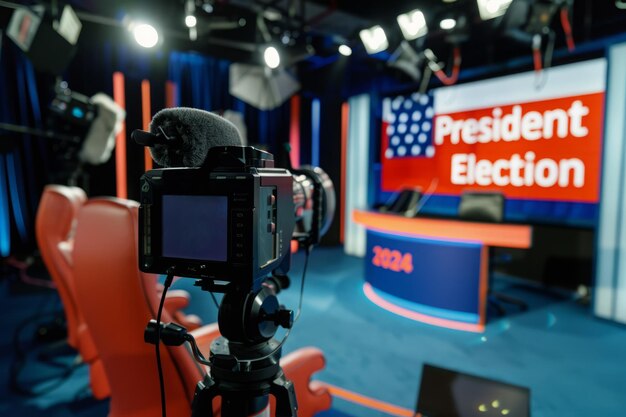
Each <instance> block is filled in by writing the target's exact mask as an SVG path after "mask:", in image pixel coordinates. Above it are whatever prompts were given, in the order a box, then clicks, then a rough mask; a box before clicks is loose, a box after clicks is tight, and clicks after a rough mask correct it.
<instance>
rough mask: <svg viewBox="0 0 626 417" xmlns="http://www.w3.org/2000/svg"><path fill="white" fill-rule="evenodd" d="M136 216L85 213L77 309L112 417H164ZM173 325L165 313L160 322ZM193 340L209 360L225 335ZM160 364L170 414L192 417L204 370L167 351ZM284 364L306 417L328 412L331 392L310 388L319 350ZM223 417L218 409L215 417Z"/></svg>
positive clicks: (151, 298)
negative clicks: (147, 332)
mask: <svg viewBox="0 0 626 417" xmlns="http://www.w3.org/2000/svg"><path fill="white" fill-rule="evenodd" d="M137 208H138V205H137V203H135V202H131V201H127V200H120V199H113V198H111V199H94V200H90V201H89V202H88V203H87V204H85V205H84V206H83V208H82V209H81V211H80V213H79V216H78V228H77V231H76V238H75V247H74V260H75V272H76V277H77V286H76V289H77V293H78V295H79V306H80V309H81V311H82V312H83V314H84V316H85V319H86V321H87V323H88V325H89V328H90V329H91V332H92V335H93V338H94V341H95V344H96V346H97V347H98V351H99V353H100V357H101V359H102V362H103V364H104V367H105V369H106V373H107V375H108V377H109V383H110V386H111V393H112V395H111V403H110V412H109V417H131V416H132V417H157V416H159V415H160V411H161V410H160V401H159V382H158V377H157V370H156V363H155V352H154V346H152V345H148V344H146V343H145V342H144V340H143V333H144V329H145V327H146V324H147V323H148V321H149V320H150V319H153V318H155V317H156V313H157V311H156V310H157V308H158V303H159V297H158V295H157V292H156V291H155V290H154V288H155V287H156V285H157V280H156V276H154V275H151V274H144V273H142V272H141V271H139V269H138V267H137V265H138V253H137V251H138V248H137V243H138V242H137V239H138V236H137V221H138V219H137ZM171 320H172V318H171V315H170V314H169V313H168V312H167V311H164V312H163V315H162V321H164V322H168V321H171ZM192 334H193V335H194V336H195V337H196V340H197V341H198V344H199V346H200V348H201V350H202V351H203V352H205V354H206V353H207V352H208V346H209V344H210V342H211V341H212V340H213V339H214V338H215V337H217V336H218V335H219V332H218V329H217V325H216V324H213V325H209V326H204V327H201V328H199V329H196V330H194V331H193V332H192ZM161 359H162V366H163V375H164V381H165V386H166V396H167V414H168V416H170V417H188V416H189V415H190V412H191V401H192V398H193V394H194V390H195V386H196V383H197V382H198V381H199V380H201V379H202V378H203V376H204V375H205V369H204V367H202V366H200V365H198V363H197V362H196V361H195V360H194V359H193V357H192V356H191V354H190V352H189V351H188V349H187V348H186V347H185V346H179V347H168V346H163V349H161ZM282 364H283V369H284V371H285V373H286V375H287V376H288V377H289V378H290V379H292V380H294V381H297V382H296V395H297V397H298V403H299V405H300V410H302V411H301V413H300V414H299V415H300V417H311V416H312V415H313V414H314V413H315V412H317V411H321V410H325V409H328V408H329V407H330V402H331V398H330V394H329V393H328V391H327V390H326V389H324V388H316V389H312V388H311V385H310V384H309V383H308V381H309V379H310V376H311V374H312V373H313V372H315V371H317V370H319V369H321V368H323V366H324V358H323V355H322V353H321V352H320V351H319V350H317V349H312V348H309V349H304V350H301V351H298V352H296V353H294V354H292V355H287V356H286V357H285V358H284V361H283V362H282ZM218 413H219V402H218V401H216V402H215V403H214V414H215V415H218Z"/></svg>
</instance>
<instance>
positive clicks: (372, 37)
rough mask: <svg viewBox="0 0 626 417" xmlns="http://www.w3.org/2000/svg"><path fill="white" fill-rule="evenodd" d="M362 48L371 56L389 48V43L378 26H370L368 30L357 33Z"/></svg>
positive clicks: (383, 31)
mask: <svg viewBox="0 0 626 417" xmlns="http://www.w3.org/2000/svg"><path fill="white" fill-rule="evenodd" d="M359 36H360V37H361V41H362V42H363V46H365V50H366V51H367V53H368V54H370V55H373V54H377V53H379V52H382V51H384V50H386V49H387V48H388V47H389V41H388V40H387V35H386V34H385V30H384V29H383V28H382V27H381V26H380V25H376V26H372V27H371V28H369V29H363V30H362V31H360V32H359Z"/></svg>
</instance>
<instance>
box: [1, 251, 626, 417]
mask: <svg viewBox="0 0 626 417" xmlns="http://www.w3.org/2000/svg"><path fill="white" fill-rule="evenodd" d="M302 264H303V258H302V256H301V255H297V256H296V257H295V259H294V262H293V265H294V266H293V269H292V274H291V275H292V277H293V284H292V287H291V288H290V289H288V290H286V291H284V292H283V293H281V295H280V300H281V302H282V303H283V304H286V305H287V306H288V307H292V308H296V307H297V304H298V297H299V280H300V272H301V270H302ZM362 275H363V265H362V260H361V259H359V258H354V257H350V256H346V255H344V254H343V252H342V250H341V249H339V248H331V249H328V248H318V249H316V250H315V251H314V252H313V254H312V255H311V260H310V267H309V271H308V274H307V280H306V286H305V292H304V301H303V310H302V315H301V317H300V320H299V321H298V323H297V324H296V326H295V327H294V329H293V331H292V334H291V336H290V338H289V340H288V342H287V344H286V346H285V352H290V351H293V350H295V349H297V348H300V347H303V346H317V347H318V348H320V349H322V351H323V352H324V354H325V356H326V359H327V365H326V368H325V369H324V370H323V371H321V372H319V373H318V374H316V375H315V378H316V379H318V380H321V381H323V382H325V383H328V384H330V385H332V386H333V387H338V388H339V389H340V390H339V391H338V392H341V393H342V395H340V396H335V397H334V398H333V409H332V411H331V413H330V414H333V415H335V416H336V415H348V416H353V417H377V416H389V415H399V416H405V415H407V414H408V415H410V410H412V409H413V408H414V407H415V402H416V399H417V393H418V389H419V382H420V377H421V369H422V365H423V364H424V363H430V364H433V365H437V366H441V367H445V368H449V369H454V370H458V371H462V372H467V373H470V374H475V375H480V376H484V377H487V378H493V379H497V380H501V381H505V382H509V383H512V384H517V385H523V386H526V387H529V388H530V390H531V412H532V416H533V417H552V416H558V417H561V416H563V417H564V416H568V417H576V416H604V417H613V416H615V417H618V416H619V417H622V416H623V415H624V409H625V408H626V388H625V387H626V361H625V360H624V348H625V347H626V328H625V327H623V326H619V325H615V324H612V323H609V322H605V321H602V320H599V319H596V318H594V317H593V315H592V314H591V312H590V308H589V307H588V306H585V305H582V304H581V303H579V302H578V301H576V300H574V299H573V298H572V297H566V296H563V294H560V295H557V294H555V293H547V292H544V291H539V290H537V289H536V288H532V287H529V286H521V285H518V284H515V283H514V282H512V281H509V280H505V279H499V280H498V281H497V285H498V286H499V287H501V288H502V289H504V290H505V291H506V292H507V293H510V294H512V295H515V296H517V297H519V298H522V299H524V300H525V301H527V302H528V304H529V309H528V311H526V312H516V311H514V308H511V310H512V311H511V314H508V315H506V316H505V317H502V318H491V319H490V320H489V323H488V325H487V328H486V331H485V332H484V333H482V334H477V333H468V332H462V331H456V330H448V329H443V328H437V327H433V326H430V325H426V324H421V323H418V322H414V321H411V320H409V319H406V318H404V317H400V316H396V315H394V314H392V313H390V312H387V311H385V310H382V309H381V308H379V307H378V306H376V305H374V304H372V303H371V302H370V301H369V300H368V299H367V298H366V297H365V295H364V293H363V288H362V285H363V279H362ZM191 281H192V280H179V281H178V282H177V283H176V284H175V286H177V287H184V288H192V282H191ZM16 287H17V286H16V285H15V284H12V283H11V281H10V280H8V279H4V280H2V281H0V305H2V310H1V311H2V323H3V324H4V329H3V331H2V332H0V389H1V391H0V415H2V416H13V415H15V416H17V415H20V416H35V415H43V414H44V413H45V415H46V416H47V417H61V416H63V417H69V416H94V417H99V416H102V417H104V416H106V413H107V402H106V401H100V402H98V401H94V400H92V399H91V398H89V396H88V395H86V391H85V387H86V386H87V370H86V369H85V368H84V367H80V368H78V369H77V370H76V371H75V372H74V373H73V374H72V376H71V377H69V378H68V379H67V380H66V381H65V382H63V383H58V384H53V386H54V389H53V390H52V391H50V392H48V393H46V394H43V395H40V396H38V397H25V396H21V395H19V394H16V393H14V392H10V391H9V386H8V382H9V369H10V365H11V363H12V361H13V359H14V349H13V340H12V339H13V333H14V329H15V328H17V327H18V326H23V325H24V320H25V319H26V318H28V317H31V316H33V315H34V314H37V313H45V312H46V311H54V310H55V309H58V308H59V302H58V299H57V298H56V296H55V295H54V293H53V292H51V291H39V292H31V291H27V292H23V293H17V292H16V291H15V289H16ZM19 288H22V286H19ZM191 291H193V292H192V297H193V298H192V304H191V306H190V310H191V311H192V312H196V313H198V314H200V315H201V316H202V317H203V318H204V320H205V322H210V321H213V320H214V319H215V317H216V311H215V307H214V306H213V305H212V304H213V303H212V300H211V298H210V296H209V295H208V294H205V293H202V292H199V291H196V290H195V289H192V290H191ZM44 316H45V314H44ZM46 372H52V371H51V370H49V369H45V370H44V369H29V370H28V371H27V373H25V375H27V374H31V375H37V376H38V377H40V376H42V375H44V376H45V373H46ZM41 387H45V386H44V385H42V386H41ZM35 388H37V387H35ZM355 394H356V395H355ZM383 409H385V410H386V411H381V410H383Z"/></svg>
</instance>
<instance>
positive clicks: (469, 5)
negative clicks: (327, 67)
mask: <svg viewBox="0 0 626 417" xmlns="http://www.w3.org/2000/svg"><path fill="white" fill-rule="evenodd" d="M513 1H514V4H515V3H516V2H548V1H553V2H559V1H571V2H573V6H572V8H571V16H572V27H573V35H574V40H575V41H576V43H577V44H578V45H581V44H584V43H589V42H591V41H594V40H598V39H603V38H606V37H610V36H615V35H618V34H622V33H624V32H626V10H623V9H620V8H618V7H616V5H615V0H513ZM620 1H623V0H620ZM4 3H5V2H4ZM23 3H28V4H36V3H44V4H46V5H47V7H48V8H49V7H50V6H51V5H53V4H54V2H53V1H51V0H42V1H31V2H23ZM57 3H58V4H63V3H64V2H62V1H57ZM67 3H70V4H71V5H72V6H73V7H74V8H75V9H76V10H77V11H78V12H80V13H79V16H80V17H81V20H82V21H83V23H84V25H85V27H88V26H91V25H94V26H103V24H104V26H106V25H113V26H115V24H116V22H121V20H122V18H123V17H124V16H125V15H128V16H131V17H133V18H135V19H142V20H147V21H150V22H154V25H155V26H157V27H159V28H160V29H161V30H162V31H163V33H164V36H163V37H164V39H165V41H164V42H165V45H164V46H166V47H168V48H171V49H177V50H196V51H199V52H203V53H207V54H211V55H215V56H219V57H222V58H227V59H230V60H233V61H249V62H250V61H257V60H258V59H259V49H260V48H259V45H264V44H265V43H266V41H267V40H268V39H269V38H270V37H271V38H272V40H273V41H275V42H280V41H281V39H283V38H284V39H285V42H287V43H288V45H287V46H284V49H287V50H289V51H291V56H292V58H293V60H294V61H295V60H298V59H302V58H303V57H306V56H307V53H308V52H307V49H306V48H305V46H307V45H310V46H313V47H314V50H315V53H314V56H311V57H309V58H308V59H306V60H304V61H303V62H304V63H305V64H306V63H307V62H308V63H311V62H315V61H316V60H317V63H316V64H315V65H319V59H320V57H322V58H324V57H332V56H333V55H336V54H337V46H338V45H339V44H340V43H343V42H346V43H347V44H349V45H351V46H352V48H353V50H354V54H353V58H352V59H355V60H362V61H364V62H371V61H373V60H374V61H375V60H380V61H382V60H384V59H386V58H387V57H388V56H389V54H385V53H383V54H380V56H377V57H374V58H373V59H372V57H368V56H367V54H366V53H365V51H364V50H363V47H362V44H361V42H360V40H359V37H358V32H359V30H361V29H364V28H367V27H369V26H372V25H374V24H380V25H381V26H383V27H384V28H385V29H386V32H387V35H388V37H389V41H390V48H389V52H392V51H393V50H394V49H395V47H397V45H398V44H399V43H400V41H401V40H402V36H401V33H400V30H399V28H398V25H397V23H396V16H397V15H398V14H400V13H404V12H407V11H409V10H412V9H415V8H420V9H421V10H423V11H424V14H425V16H426V20H427V23H428V25H429V29H430V31H429V34H428V36H427V37H426V39H425V40H422V41H421V43H419V44H418V43H415V44H414V46H415V48H416V49H417V50H419V49H420V48H424V47H429V48H432V49H433V50H434V51H435V52H436V53H437V55H438V56H441V57H444V58H445V57H448V56H449V53H450V50H451V46H450V38H449V34H448V33H447V32H444V31H442V30H441V29H438V22H439V21H440V20H441V19H442V18H443V17H446V16H448V15H453V16H455V17H457V18H458V17H460V16H465V18H466V19H467V22H468V24H467V30H466V33H465V34H464V37H463V38H464V39H463V40H464V42H463V43H462V45H461V50H462V53H463V67H464V68H468V67H474V66H483V65H488V64H494V63H502V62H506V61H508V60H510V59H512V58H517V57H522V56H529V55H530V44H529V43H528V42H519V41H513V40H511V38H510V37H508V36H506V33H505V31H504V30H503V28H502V25H503V23H501V22H500V23H498V21H499V19H495V20H493V21H486V22H483V21H481V19H480V17H479V15H478V9H477V6H476V0H413V1H398V0H358V1H349V0H196V1H195V3H196V15H197V17H198V26H197V28H198V39H197V40H196V41H190V40H189V33H188V29H187V28H186V27H185V26H184V16H185V3H186V0H135V1H132V0H124V1H121V0H109V1H102V0H69V1H67ZM205 3H210V4H211V6H212V7H211V8H212V10H211V11H210V13H207V12H206V11H205V10H204V9H203V7H202V5H203V4H205ZM2 5H3V2H1V1H0V6H2ZM0 12H1V10H0ZM0 16H1V15H0ZM259 16H263V19H262V23H263V25H259V24H258V23H259ZM102 18H104V20H103V19H102ZM0 24H3V25H4V24H6V19H5V21H2V20H0ZM498 24H499V25H500V26H498ZM262 26H266V27H267V31H265V32H264V30H263V27H262ZM550 27H551V29H552V31H553V32H554V34H555V47H556V49H559V48H564V47H565V39H564V35H563V29H562V27H561V23H560V20H559V19H558V17H555V18H554V19H553V21H552V23H551V25H550ZM301 62H302V61H301Z"/></svg>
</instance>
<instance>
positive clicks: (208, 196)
mask: <svg viewBox="0 0 626 417" xmlns="http://www.w3.org/2000/svg"><path fill="white" fill-rule="evenodd" d="M140 195H141V197H140V203H141V205H140V208H139V268H140V269H141V270H142V271H144V272H150V273H157V274H166V273H169V272H172V273H174V274H175V275H177V276H183V277H190V278H198V279H200V280H201V285H202V287H203V288H206V289H208V290H210V291H214V292H222V293H225V292H228V291H231V290H234V291H243V292H248V291H257V290H259V289H260V287H261V284H262V282H263V281H264V279H265V278H266V277H267V276H268V275H269V274H270V273H272V272H275V271H278V272H280V271H284V273H286V272H287V271H288V270H289V263H290V243H291V238H292V234H293V231H294V227H295V223H296V222H295V217H294V198H293V177H292V174H291V172H289V171H288V170H286V169H280V168H275V167H274V160H273V156H272V154H270V153H268V152H264V151H261V150H258V149H255V148H253V147H249V146H248V147H239V146H218V147H213V148H211V149H210V151H209V153H208V155H207V159H206V161H205V164H204V165H203V166H202V167H196V168H164V169H154V170H151V171H148V172H146V173H145V174H144V175H143V176H142V178H141V194H140Z"/></svg>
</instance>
